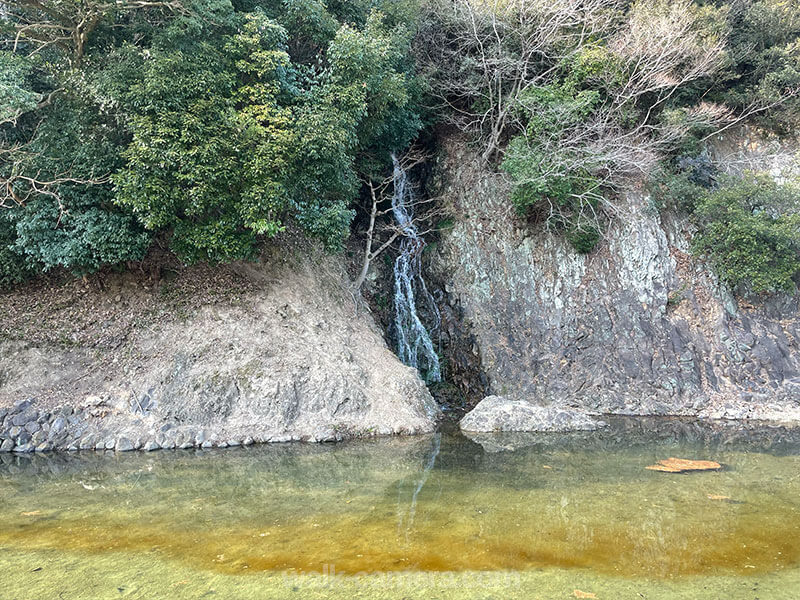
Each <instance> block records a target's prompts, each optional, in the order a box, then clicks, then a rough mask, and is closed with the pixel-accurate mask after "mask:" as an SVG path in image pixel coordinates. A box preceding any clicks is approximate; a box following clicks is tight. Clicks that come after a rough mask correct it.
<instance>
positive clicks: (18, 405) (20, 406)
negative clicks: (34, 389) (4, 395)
mask: <svg viewBox="0 0 800 600" xmlns="http://www.w3.org/2000/svg"><path fill="white" fill-rule="evenodd" d="M31 406H33V400H17V401H16V402H14V409H13V410H12V412H15V413H21V412H25V411H26V410H27V409H28V408H30V407H31Z"/></svg>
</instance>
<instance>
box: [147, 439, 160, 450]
mask: <svg viewBox="0 0 800 600" xmlns="http://www.w3.org/2000/svg"><path fill="white" fill-rule="evenodd" d="M142 450H144V451H145V452H152V451H153V450H161V446H159V445H158V442H156V441H155V440H147V441H146V442H145V443H144V446H142Z"/></svg>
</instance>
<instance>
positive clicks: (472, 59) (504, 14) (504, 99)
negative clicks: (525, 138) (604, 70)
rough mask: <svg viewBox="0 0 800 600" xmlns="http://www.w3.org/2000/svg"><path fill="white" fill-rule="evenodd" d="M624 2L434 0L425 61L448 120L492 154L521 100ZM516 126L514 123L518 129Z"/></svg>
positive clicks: (605, 25)
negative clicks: (474, 137) (478, 140)
mask: <svg viewBox="0 0 800 600" xmlns="http://www.w3.org/2000/svg"><path fill="white" fill-rule="evenodd" d="M622 5H623V3H622V1H621V0H428V2H427V3H426V9H427V14H426V16H425V19H424V22H426V23H428V24H429V26H428V27H425V28H423V30H422V32H421V34H420V38H419V39H420V41H419V44H418V53H419V58H420V62H421V64H422V65H424V67H425V68H426V70H427V74H428V76H429V77H430V78H431V79H432V81H433V93H434V95H435V96H436V97H437V98H438V99H439V100H440V102H441V103H442V105H443V106H445V107H446V108H447V109H448V114H449V115H450V116H449V119H450V120H451V122H452V123H453V124H455V125H456V126H457V127H459V128H460V129H462V130H466V131H470V132H473V133H475V132H477V133H478V134H479V135H480V137H481V144H482V146H483V158H484V159H485V160H489V159H491V158H492V157H493V156H494V155H495V154H496V153H497V152H498V151H499V149H500V147H501V144H502V141H503V135H504V134H505V133H506V132H507V130H508V129H509V128H510V127H511V128H513V129H516V130H519V129H520V124H519V122H518V121H517V117H516V110H515V109H516V107H517V104H518V101H519V99H520V98H521V97H522V96H523V95H524V94H525V93H526V92H527V91H528V90H530V89H532V88H535V87H537V86H544V85H547V84H548V83H550V82H551V81H552V78H553V76H554V74H555V72H556V70H557V69H558V68H560V67H561V66H562V65H563V64H564V62H565V61H567V60H568V59H569V58H570V57H571V56H574V55H575V54H577V53H578V52H580V51H581V50H582V49H583V48H584V46H585V45H586V44H588V43H589V42H590V41H591V40H593V39H594V38H596V37H597V36H598V35H599V34H600V33H601V32H605V31H607V30H608V29H609V28H610V27H611V26H612V24H613V23H614V22H615V21H616V19H617V18H618V16H619V10H620V9H621V7H622ZM515 126H516V127H515Z"/></svg>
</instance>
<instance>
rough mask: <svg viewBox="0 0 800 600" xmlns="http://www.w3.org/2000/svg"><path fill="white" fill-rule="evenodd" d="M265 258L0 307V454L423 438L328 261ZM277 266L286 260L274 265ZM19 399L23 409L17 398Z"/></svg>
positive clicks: (423, 404) (406, 397)
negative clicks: (410, 435)
mask: <svg viewBox="0 0 800 600" xmlns="http://www.w3.org/2000/svg"><path fill="white" fill-rule="evenodd" d="M308 254H309V250H308V249H307V248H305V249H303V251H302V252H299V251H293V250H291V249H281V252H280V253H276V257H275V258H273V259H266V260H264V261H262V262H261V263H259V264H255V265H253V264H240V265H233V266H231V267H218V268H215V269H203V268H194V269H179V271H178V272H177V273H178V274H177V276H176V277H175V278H174V280H172V281H162V282H160V283H159V284H158V285H157V286H153V285H152V284H149V283H148V282H147V281H146V280H144V279H142V278H140V280H137V278H136V277H135V276H133V275H124V276H122V275H121V276H111V277H107V278H106V281H105V286H104V289H102V290H101V289H97V288H96V287H93V286H91V285H86V284H83V283H82V282H80V281H79V280H76V281H71V282H67V283H64V284H63V285H61V286H60V287H58V288H55V289H53V288H52V286H50V287H47V286H45V284H43V283H40V284H35V285H32V286H30V287H28V288H24V289H23V290H20V291H17V292H14V293H12V294H6V295H4V296H1V297H0V302H2V307H1V308H2V311H3V314H4V315H7V317H8V318H7V319H6V321H5V323H4V324H3V328H2V337H0V446H2V449H4V450H16V451H26V450H33V449H50V448H70V447H72V448H106V449H111V448H117V449H123V447H124V449H131V448H139V447H143V448H147V449H156V448H173V447H190V446H201V445H203V446H206V447H208V446H218V445H231V444H240V443H245V442H247V443H251V442H253V441H256V442H258V441H288V440H309V441H321V440H331V439H342V438H345V437H349V436H354V435H372V434H392V433H417V432H426V431H431V430H433V429H434V425H435V420H436V417H437V413H438V409H437V407H436V405H435V403H434V401H433V399H432V398H431V396H430V394H429V393H428V391H427V389H426V388H425V385H424V384H423V382H422V381H421V380H420V379H419V377H418V376H417V373H416V372H415V371H414V370H412V369H410V368H408V367H405V366H404V365H402V364H401V363H400V361H399V360H398V359H397V358H396V357H395V356H394V354H392V352H391V351H390V350H389V349H388V348H387V347H386V344H385V343H384V341H383V339H382V337H381V334H380V332H379V331H378V329H377V328H376V327H375V325H374V323H373V322H372V319H371V317H369V315H368V314H366V313H365V312H364V311H363V309H362V311H361V312H360V313H358V314H357V313H356V312H355V306H354V302H353V298H352V296H351V295H350V294H349V293H348V292H347V291H346V288H345V281H346V280H345V275H344V273H343V268H342V266H341V262H340V261H339V260H338V259H336V258H332V257H329V256H325V255H324V254H322V253H321V252H317V253H315V252H311V253H310V258H301V256H307V255H308ZM286 256H295V257H296V258H289V259H287V258H286ZM29 399H33V402H32V403H31V402H29V401H28V400H29Z"/></svg>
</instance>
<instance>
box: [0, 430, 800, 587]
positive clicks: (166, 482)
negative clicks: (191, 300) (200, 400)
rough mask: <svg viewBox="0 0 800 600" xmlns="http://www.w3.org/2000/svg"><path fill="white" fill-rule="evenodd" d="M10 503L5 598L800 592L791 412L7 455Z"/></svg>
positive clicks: (3, 560)
mask: <svg viewBox="0 0 800 600" xmlns="http://www.w3.org/2000/svg"><path fill="white" fill-rule="evenodd" d="M669 457H678V458H688V459H703V460H713V461H717V462H719V463H721V464H722V465H723V468H722V469H721V470H718V471H706V472H693V473H684V474H674V473H662V472H656V471H652V470H648V469H646V467H647V466H649V465H652V464H654V463H656V462H657V461H659V460H661V459H666V458H669ZM0 506H2V511H0V573H2V582H1V584H0V598H2V599H3V600H5V599H20V600H22V599H26V600H27V599H33V598H36V599H40V600H41V599H49V598H54V599H55V598H57V599H64V600H69V599H78V598H80V599H89V598H90V599H100V598H192V599H194V598H226V599H228V598H253V599H259V600H262V599H268V598H276V599H278V598H280V599H284V598H303V599H305V598H348V599H350V598H414V599H416V598H420V599H423V598H424V599H428V598H441V599H448V598H497V599H500V598H503V599H506V598H526V599H536V598H542V599H550V598H576V597H578V598H593V597H596V598H598V599H608V600H619V599H625V598H632V599H637V600H638V599H639V598H647V599H654V598H670V599H674V598H715V599H716V598H725V599H738V598H742V599H744V598H747V599H760V600H768V599H773V598H775V599H778V598H787V599H788V598H795V597H798V596H800V432H799V431H796V430H795V431H793V430H791V429H784V428H780V427H750V428H747V429H745V430H742V429H741V426H735V427H734V426H730V425H725V424H699V423H693V422H685V421H679V420H666V419H662V420H655V419H616V420H613V421H612V423H611V426H610V427H609V428H607V429H605V430H603V431H599V432H594V433H584V434H569V435H556V434H548V435H541V434H539V435H537V434H483V435H474V436H473V437H472V438H471V439H470V438H467V437H464V436H462V435H460V434H457V433H439V434H434V435H429V436H420V437H410V438H390V439H374V440H367V441H355V442H347V443H341V444H321V445H309V444H281V445H272V446H259V447H249V448H231V449H225V450H208V451H163V452H154V453H149V454H147V453H126V454H113V453H109V454H103V453H93V452H90V453H78V454H69V455H65V454H60V455H49V456H40V455H37V456H10V455H0Z"/></svg>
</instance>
